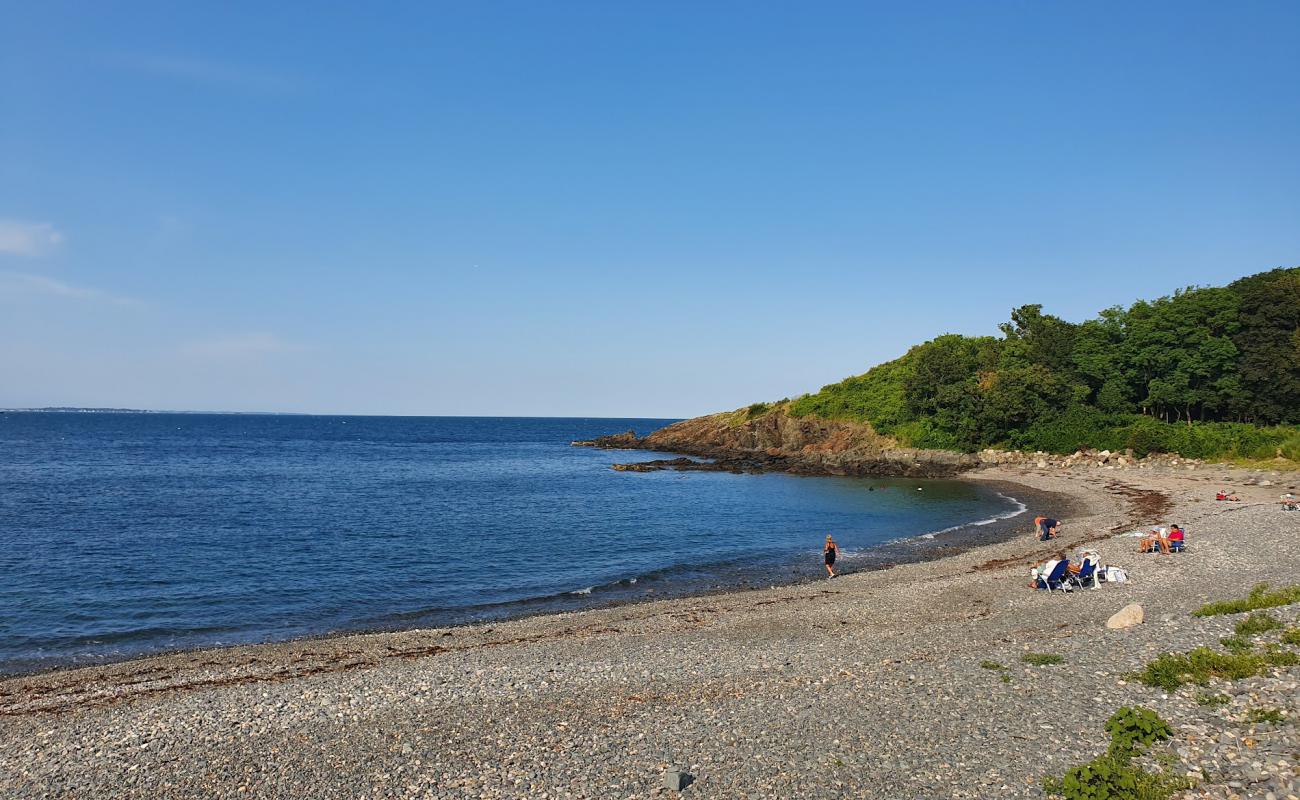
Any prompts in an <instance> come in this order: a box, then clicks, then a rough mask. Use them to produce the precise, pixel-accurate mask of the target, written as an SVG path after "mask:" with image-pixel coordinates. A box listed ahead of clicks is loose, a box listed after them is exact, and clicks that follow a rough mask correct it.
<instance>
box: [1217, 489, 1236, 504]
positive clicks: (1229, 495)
mask: <svg viewBox="0 0 1300 800" xmlns="http://www.w3.org/2000/svg"><path fill="white" fill-rule="evenodd" d="M1214 499H1215V500H1231V501H1233V502H1234V503H1235V502H1237V501H1239V500H1241V498H1240V497H1238V496H1237V494H1236V492H1219V493H1218V494H1216V495H1214Z"/></svg>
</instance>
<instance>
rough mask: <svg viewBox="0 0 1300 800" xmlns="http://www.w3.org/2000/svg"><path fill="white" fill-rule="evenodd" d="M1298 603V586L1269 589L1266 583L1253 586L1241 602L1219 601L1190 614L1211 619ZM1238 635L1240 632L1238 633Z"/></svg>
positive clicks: (1299, 591) (1207, 604)
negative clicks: (1220, 615)
mask: <svg viewBox="0 0 1300 800" xmlns="http://www.w3.org/2000/svg"><path fill="white" fill-rule="evenodd" d="M1297 601H1300V586H1287V587H1284V588H1282V589H1270V588H1269V585H1268V584H1267V583H1258V584H1255V588H1253V589H1251V590H1250V594H1249V595H1247V596H1246V597H1244V598H1242V599H1241V600H1220V601H1218V602H1215V603H1206V604H1205V605H1203V606H1201V607H1200V608H1198V609H1196V610H1195V611H1193V612H1192V615H1193V616H1197V617H1213V616H1216V615H1218V614H1241V613H1244V612H1246V611H1258V610H1260V609H1263V608H1277V607H1278V606H1287V605H1291V604H1292V603H1295V602H1297ZM1238 633H1240V630H1239V631H1238Z"/></svg>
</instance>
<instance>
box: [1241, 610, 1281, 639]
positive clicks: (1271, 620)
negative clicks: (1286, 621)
mask: <svg viewBox="0 0 1300 800" xmlns="http://www.w3.org/2000/svg"><path fill="white" fill-rule="evenodd" d="M1280 627H1282V623H1281V622H1278V621H1277V617H1275V616H1273V615H1272V614H1270V613H1268V612H1267V611H1261V612H1259V613H1258V614H1251V615H1250V616H1248V617H1246V618H1245V619H1243V620H1242V621H1241V622H1238V623H1237V627H1236V628H1235V630H1236V632H1237V635H1238V636H1254V635H1255V634H1257V633H1267V632H1268V631H1273V630H1277V629H1278V628H1280Z"/></svg>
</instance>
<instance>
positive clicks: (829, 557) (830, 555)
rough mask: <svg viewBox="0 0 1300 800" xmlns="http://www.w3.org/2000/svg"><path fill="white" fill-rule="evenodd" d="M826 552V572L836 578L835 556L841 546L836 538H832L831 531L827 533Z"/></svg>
mask: <svg viewBox="0 0 1300 800" xmlns="http://www.w3.org/2000/svg"><path fill="white" fill-rule="evenodd" d="M825 553H826V574H827V575H829V576H831V577H832V578H834V577H835V556H837V555H839V553H840V546H839V545H837V544H835V540H834V539H832V538H831V536H830V534H829V533H828V534H826V547H825Z"/></svg>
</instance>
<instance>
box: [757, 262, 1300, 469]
mask: <svg viewBox="0 0 1300 800" xmlns="http://www.w3.org/2000/svg"><path fill="white" fill-rule="evenodd" d="M999 327H1000V329H1001V332H1002V335H1001V336H975V337H972V336H960V335H956V334H948V335H944V336H940V337H938V338H936V339H933V340H931V341H928V342H926V343H924V344H920V345H917V346H915V347H913V348H912V349H910V350H909V351H908V352H907V353H906V354H905V355H903V356H902V357H901V358H897V359H895V360H893V361H889V362H887V363H884V364H881V365H879V366H877V367H875V368H873V369H871V370H869V371H868V372H866V373H865V374H863V375H858V376H855V377H852V378H848V379H847V380H844V381H841V382H840V383H836V384H832V385H830V386H826V387H825V388H823V389H822V390H821V391H820V392H818V393H816V394H809V395H804V396H803V397H799V398H797V399H795V400H782V401H780V402H778V403H775V404H767V403H755V404H754V405H752V406H750V407H749V408H747V409H743V410H742V411H741V412H740V414H741V416H742V417H743V418H744V419H754V418H756V417H760V416H763V415H765V414H768V413H772V412H774V411H778V410H780V411H784V412H785V413H788V414H790V415H791V416H795V417H807V416H813V417H821V418H826V419H840V420H850V421H855V422H867V423H870V424H871V425H872V427H873V428H875V429H876V431H877V432H879V433H882V434H885V435H889V436H892V437H894V438H895V439H897V440H898V441H899V442H900V444H903V445H905V446H910V447H924V448H940V449H947V450H962V451H967V452H971V451H975V450H978V449H981V448H984V447H1001V448H1011V449H1027V450H1044V451H1048V452H1056V453H1068V452H1073V451H1075V450H1077V449H1081V448H1096V449H1110V450H1123V449H1132V450H1133V451H1134V452H1135V453H1136V454H1137V455H1139V456H1143V455H1146V454H1147V453H1150V452H1171V453H1180V454H1182V455H1184V456H1187V457H1189V458H1254V459H1260V458H1273V457H1275V456H1277V455H1279V454H1280V455H1283V456H1285V457H1287V458H1290V459H1293V460H1300V427H1297V426H1300V267H1293V268H1290V269H1275V270H1272V271H1270V272H1262V273H1259V274H1257V275H1251V276H1249V277H1245V278H1242V279H1240V280H1237V281H1234V282H1233V283H1231V284H1229V285H1227V286H1222V287H1192V288H1188V289H1183V290H1180V291H1177V292H1175V293H1174V294H1173V295H1172V296H1169V297H1161V298H1160V299H1158V300H1154V301H1150V302H1147V301H1139V302H1136V303H1134V304H1133V305H1131V306H1129V307H1128V308H1123V307H1120V306H1116V307H1113V308H1108V309H1106V310H1105V311H1102V312H1101V313H1100V314H1098V315H1097V317H1096V318H1094V319H1089V320H1087V321H1085V322H1082V323H1077V324H1076V323H1071V322H1067V321H1065V320H1063V319H1060V318H1059V317H1055V316H1052V315H1050V314H1045V313H1043V308H1042V306H1041V305H1025V306H1021V307H1020V308H1017V309H1016V310H1014V311H1013V312H1012V313H1011V320H1010V321H1009V322H1007V323H1004V324H1002V325H1001V326H999Z"/></svg>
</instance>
